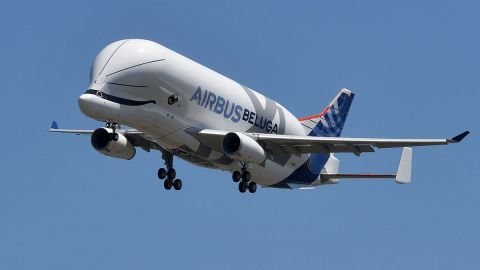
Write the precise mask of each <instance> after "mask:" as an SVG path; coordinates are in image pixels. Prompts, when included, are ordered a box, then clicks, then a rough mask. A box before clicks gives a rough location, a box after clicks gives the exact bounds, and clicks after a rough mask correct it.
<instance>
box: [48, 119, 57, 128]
mask: <svg viewBox="0 0 480 270" xmlns="http://www.w3.org/2000/svg"><path fill="white" fill-rule="evenodd" d="M50 129H58V124H57V121H52V126H51V127H50Z"/></svg>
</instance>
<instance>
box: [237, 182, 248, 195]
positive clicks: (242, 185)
mask: <svg viewBox="0 0 480 270" xmlns="http://www.w3.org/2000/svg"><path fill="white" fill-rule="evenodd" d="M247 187H248V184H247V183H245V182H243V181H241V182H240V183H238V191H240V192H241V193H245V191H247Z"/></svg>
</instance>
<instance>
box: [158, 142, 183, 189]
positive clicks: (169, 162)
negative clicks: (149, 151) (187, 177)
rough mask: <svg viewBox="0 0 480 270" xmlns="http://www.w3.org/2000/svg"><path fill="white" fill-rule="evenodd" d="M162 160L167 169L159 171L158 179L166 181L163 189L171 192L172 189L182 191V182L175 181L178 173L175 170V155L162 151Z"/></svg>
mask: <svg viewBox="0 0 480 270" xmlns="http://www.w3.org/2000/svg"><path fill="white" fill-rule="evenodd" d="M162 159H163V160H165V165H166V167H167V168H166V169H165V168H160V169H158V179H160V180H163V179H165V181H164V182H163V187H165V189H166V190H170V189H172V187H173V188H174V189H175V190H180V189H182V180H180V179H175V177H177V172H176V171H175V169H174V168H173V154H172V153H170V152H168V151H162Z"/></svg>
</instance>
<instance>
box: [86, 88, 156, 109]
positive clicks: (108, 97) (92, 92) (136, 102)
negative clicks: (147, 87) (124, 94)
mask: <svg viewBox="0 0 480 270" xmlns="http://www.w3.org/2000/svg"><path fill="white" fill-rule="evenodd" d="M85 94H90V95H95V96H98V97H100V98H103V99H106V100H108V101H111V102H114V103H118V104H121V105H127V106H141V105H145V104H149V103H152V104H157V102H156V101H155V100H145V101H141V100H131V99H126V98H121V97H116V96H112V95H109V94H107V93H104V92H102V91H98V90H93V89H89V90H87V91H86V92H85Z"/></svg>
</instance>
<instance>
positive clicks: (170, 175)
mask: <svg viewBox="0 0 480 270" xmlns="http://www.w3.org/2000/svg"><path fill="white" fill-rule="evenodd" d="M167 176H168V179H172V180H173V179H175V177H176V176H177V172H176V171H175V169H173V168H172V169H168V171H167Z"/></svg>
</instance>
